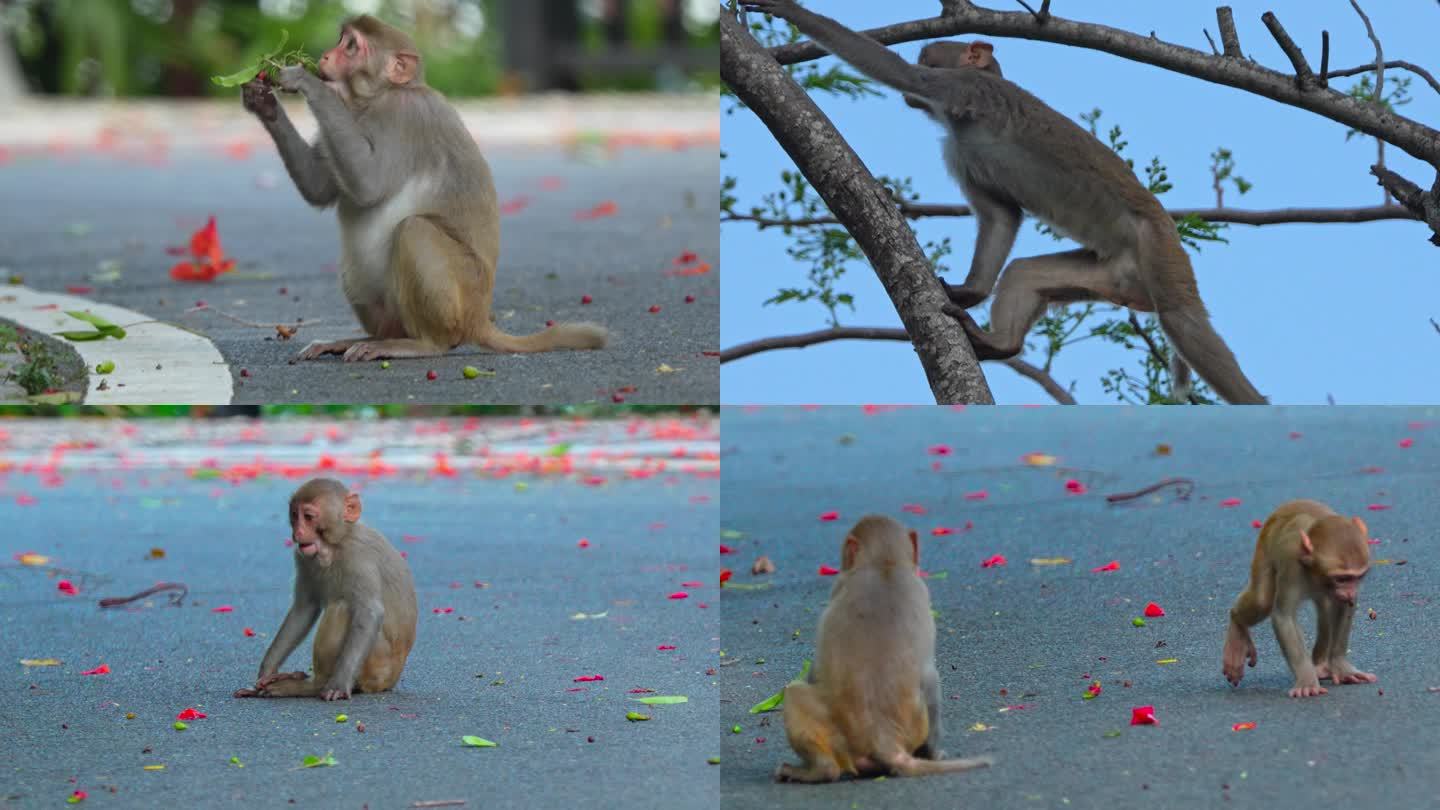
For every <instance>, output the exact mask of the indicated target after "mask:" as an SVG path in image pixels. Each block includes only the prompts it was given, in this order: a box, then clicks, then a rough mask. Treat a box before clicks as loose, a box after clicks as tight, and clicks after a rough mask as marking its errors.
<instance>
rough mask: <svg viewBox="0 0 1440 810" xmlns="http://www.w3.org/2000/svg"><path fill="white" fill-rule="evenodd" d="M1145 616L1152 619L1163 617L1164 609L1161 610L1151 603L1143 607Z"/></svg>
mask: <svg viewBox="0 0 1440 810" xmlns="http://www.w3.org/2000/svg"><path fill="white" fill-rule="evenodd" d="M1145 615H1146V616H1149V617H1150V618H1152V619H1153V618H1155V617H1157V616H1164V615H1165V608H1162V607H1160V606H1159V605H1157V604H1155V603H1154V602H1151V603H1149V604H1147V605H1146V606H1145Z"/></svg>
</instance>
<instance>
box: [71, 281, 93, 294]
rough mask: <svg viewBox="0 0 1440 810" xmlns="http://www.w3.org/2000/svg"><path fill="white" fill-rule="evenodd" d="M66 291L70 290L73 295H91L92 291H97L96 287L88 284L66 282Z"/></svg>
mask: <svg viewBox="0 0 1440 810" xmlns="http://www.w3.org/2000/svg"><path fill="white" fill-rule="evenodd" d="M65 292H68V293H70V294H72V295H89V294H90V293H92V292H95V288H94V287H91V286H89V285H87V284H66V285H65Z"/></svg>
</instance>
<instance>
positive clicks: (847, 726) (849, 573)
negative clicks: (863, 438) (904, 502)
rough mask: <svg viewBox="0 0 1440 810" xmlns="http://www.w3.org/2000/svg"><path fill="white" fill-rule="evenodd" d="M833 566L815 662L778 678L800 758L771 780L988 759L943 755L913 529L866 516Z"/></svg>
mask: <svg viewBox="0 0 1440 810" xmlns="http://www.w3.org/2000/svg"><path fill="white" fill-rule="evenodd" d="M840 558H841V565H840V574H839V575H838V577H837V578H836V580H835V585H834V588H833V589H832V590H831V591H830V603H829V604H828V605H826V607H825V611H824V612H823V613H822V614H821V615H820V626H819V630H818V632H817V633H816V637H815V664H814V666H812V667H811V669H810V673H809V675H808V676H807V678H806V680H804V681H796V682H794V683H791V684H789V685H788V686H786V687H785V697H784V699H783V701H782V704H781V705H782V707H783V708H784V716H785V735H786V737H787V738H788V739H789V741H790V747H791V748H792V749H794V751H795V753H796V754H798V755H799V756H800V759H801V760H802V761H803V762H802V764H801V765H798V766H796V765H791V764H789V763H782V764H781V765H780V767H779V769H777V770H776V771H775V780H776V781H777V782H834V781H836V780H838V779H839V778H840V777H841V775H842V774H849V775H851V776H878V775H886V774H894V775H896V776H925V775H928V774H939V773H952V772H957V771H966V770H970V769H972V768H979V767H984V766H987V765H990V764H991V763H992V759H991V758H990V757H988V756H983V757H975V758H971V759H945V754H944V752H943V751H941V750H940V737H941V733H942V728H941V722H940V673H939V671H938V670H937V669H936V668H935V619H934V617H933V616H931V614H930V590H929V589H928V588H927V587H926V586H925V581H924V580H922V579H921V578H920V576H919V574H918V573H917V571H916V569H917V567H918V566H919V564H920V541H919V537H918V535H916V533H915V531H914V530H910V529H906V527H905V526H903V525H901V524H900V523H899V522H898V521H896V520H894V519H892V518H888V517H884V516H881V515H867V516H865V517H863V518H861V519H860V522H859V523H856V524H855V527H854V528H853V529H851V530H850V531H849V533H847V534H846V535H845V541H844V543H843V544H842V545H841V547H840Z"/></svg>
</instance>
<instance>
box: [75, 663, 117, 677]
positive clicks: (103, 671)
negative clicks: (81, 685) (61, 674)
mask: <svg viewBox="0 0 1440 810" xmlns="http://www.w3.org/2000/svg"><path fill="white" fill-rule="evenodd" d="M80 674H81V675H109V674H110V665H109V664H101V665H100V666H98V667H95V668H94V669H87V670H85V671H84V672H82V673H80Z"/></svg>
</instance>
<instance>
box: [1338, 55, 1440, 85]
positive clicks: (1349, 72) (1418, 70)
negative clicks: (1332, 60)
mask: <svg viewBox="0 0 1440 810" xmlns="http://www.w3.org/2000/svg"><path fill="white" fill-rule="evenodd" d="M1383 64H1384V66H1385V67H1386V68H1395V69H1399V70H1408V71H1410V72H1411V73H1414V74H1415V75H1416V76H1419V77H1420V78H1422V79H1424V80H1425V82H1426V83H1427V84H1429V85H1430V87H1431V89H1433V90H1434V91H1435V92H1437V93H1440V81H1437V80H1436V79H1435V77H1434V76H1432V75H1430V71H1428V70H1426V69H1425V68H1422V67H1420V66H1419V65H1416V64H1413V63H1410V62H1406V61H1404V60H1403V59H1391V60H1390V61H1388V62H1385V63H1383ZM1374 69H1375V63H1374V62H1371V63H1370V64H1368V65H1356V66H1355V67H1353V68H1345V69H1344V70H1332V71H1329V72H1327V73H1326V74H1325V76H1326V78H1330V79H1338V78H1342V77H1344V76H1355V75H1357V74H1360V73H1369V72H1370V71H1372V70H1374Z"/></svg>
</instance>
